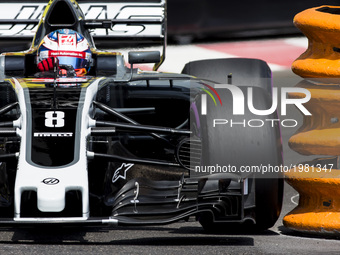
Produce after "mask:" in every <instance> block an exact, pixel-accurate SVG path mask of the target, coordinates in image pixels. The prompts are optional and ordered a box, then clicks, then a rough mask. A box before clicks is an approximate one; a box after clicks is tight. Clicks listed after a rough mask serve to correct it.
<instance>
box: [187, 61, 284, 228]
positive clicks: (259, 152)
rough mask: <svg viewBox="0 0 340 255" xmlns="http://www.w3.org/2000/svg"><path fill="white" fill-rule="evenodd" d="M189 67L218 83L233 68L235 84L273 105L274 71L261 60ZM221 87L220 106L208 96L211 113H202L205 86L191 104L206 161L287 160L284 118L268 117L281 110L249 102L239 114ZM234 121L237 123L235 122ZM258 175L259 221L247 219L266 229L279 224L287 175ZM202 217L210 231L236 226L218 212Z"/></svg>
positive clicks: (274, 163)
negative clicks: (257, 112) (267, 112)
mask: <svg viewBox="0 0 340 255" xmlns="http://www.w3.org/2000/svg"><path fill="white" fill-rule="evenodd" d="M183 73H185V74H189V75H193V76H196V77H199V78H203V79H207V80H210V81H214V83H226V82H225V81H226V79H227V78H226V77H227V75H228V74H229V73H232V84H233V85H237V86H238V87H239V88H240V89H241V90H242V92H243V95H244V97H245V99H247V98H248V95H247V93H248V91H247V88H248V87H252V88H253V99H254V100H253V101H254V102H253V104H254V107H255V108H256V109H259V110H265V109H269V108H270V107H271V105H272V104H271V103H272V102H271V71H270V69H269V67H268V65H267V64H266V63H265V62H263V61H261V60H253V59H220V60H203V61H196V62H191V63H188V64H187V65H186V66H185V68H184V69H183ZM216 92H217V93H218V94H219V96H220V98H221V101H222V103H223V104H222V106H221V105H217V106H216V105H215V104H214V102H213V100H209V99H208V100H207V114H206V115H201V114H197V113H199V112H200V111H201V94H202V93H204V92H197V94H196V97H195V100H194V102H193V104H192V106H191V112H192V114H191V128H192V130H193V132H194V133H195V134H196V136H198V137H199V138H200V139H201V141H202V159H201V160H202V165H203V166H212V165H213V166H216V165H219V166H228V165H230V166H235V167H236V169H240V168H241V167H251V166H263V165H267V166H268V165H270V166H280V165H282V163H283V162H282V145H281V135H280V124H279V123H277V122H275V123H274V122H268V121H266V119H278V117H277V113H276V112H274V113H272V114H271V115H266V116H259V115H255V114H253V113H252V112H250V111H249V109H248V107H245V109H244V110H245V111H244V115H233V97H232V94H231V93H230V91H229V90H228V89H216ZM195 113H196V114H195ZM216 119H219V120H221V121H220V124H217V125H215V126H214V125H213V123H214V120H216ZM249 121H250V122H249ZM232 123H234V124H235V123H236V124H235V125H232ZM255 123H259V124H260V127H255V126H259V125H257V124H255ZM215 124H216V123H215ZM253 124H254V125H253ZM199 174H200V173H195V172H192V175H194V176H195V175H196V176H197V175H198V176H199ZM240 174H241V173H240ZM196 176H195V177H196ZM253 177H254V178H253V180H254V182H253V183H255V188H254V189H253V190H254V193H255V201H256V207H255V209H254V212H255V221H256V224H255V225H253V226H252V227H250V226H249V225H248V224H244V225H245V227H246V228H248V229H249V227H250V228H251V229H254V228H255V229H256V230H264V229H268V228H270V227H272V226H273V225H274V224H275V222H276V221H277V219H278V217H279V214H280V212H281V207H282V201H283V178H282V176H281V173H279V172H278V173H273V174H271V175H270V176H265V177H266V178H263V175H262V174H261V173H254V175H253ZM261 177H262V178H261ZM199 221H200V223H201V224H202V226H203V227H204V229H206V230H209V231H215V230H218V231H220V230H225V231H228V230H230V229H231V228H233V227H234V226H235V224H230V223H223V219H219V218H218V217H216V215H214V214H212V213H205V214H202V215H199ZM237 226H238V228H239V227H240V226H239V225H237Z"/></svg>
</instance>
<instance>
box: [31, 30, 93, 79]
mask: <svg viewBox="0 0 340 255" xmlns="http://www.w3.org/2000/svg"><path fill="white" fill-rule="evenodd" d="M91 60H92V54H91V50H90V46H89V43H88V41H87V40H86V39H85V38H84V37H83V36H82V35H81V34H79V33H77V32H76V31H74V30H71V29H58V30H56V31H53V32H51V33H49V34H48V35H46V36H45V37H44V39H43V40H42V42H41V43H40V46H39V49H38V52H37V63H38V69H39V70H40V71H49V70H53V66H54V65H55V64H58V65H59V68H60V69H66V70H69V69H70V68H71V69H74V71H75V72H76V74H77V75H78V74H80V75H83V74H86V73H87V72H88V71H89V69H90V64H91ZM54 62H55V63H54Z"/></svg>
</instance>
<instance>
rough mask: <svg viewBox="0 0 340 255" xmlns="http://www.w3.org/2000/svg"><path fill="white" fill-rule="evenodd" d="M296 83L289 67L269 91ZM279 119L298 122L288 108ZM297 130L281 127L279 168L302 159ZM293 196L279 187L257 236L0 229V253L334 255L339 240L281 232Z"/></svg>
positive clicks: (188, 228) (170, 230)
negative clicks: (277, 202) (293, 144)
mask: <svg viewBox="0 0 340 255" xmlns="http://www.w3.org/2000/svg"><path fill="white" fill-rule="evenodd" d="M300 80H301V79H300V78H299V77H297V76H296V75H294V74H293V73H292V72H291V71H290V70H289V69H287V70H280V71H275V72H274V86H275V87H289V86H294V85H295V84H297V82H298V81H300ZM285 118H292V119H296V120H297V121H298V122H299V124H301V123H302V115H301V114H300V113H299V112H298V111H297V110H296V109H295V108H293V107H291V108H289V109H288V115H287V116H285ZM296 129H297V128H282V136H283V146H284V158H285V164H286V165H290V164H297V163H299V162H303V161H305V160H306V157H303V156H301V155H299V154H297V153H295V152H293V151H292V150H291V149H290V148H289V147H288V139H289V137H290V136H291V135H292V134H294V132H295V131H296ZM297 201H298V196H297V193H296V191H294V190H293V189H292V188H291V187H290V186H288V185H286V186H285V196H284V205H283V210H282V213H281V217H280V219H279V220H278V221H277V223H276V225H275V226H274V227H273V228H271V229H269V230H267V231H264V232H261V233H251V232H242V231H238V232H227V233H217V234H209V233H206V232H204V231H203V229H202V228H201V227H200V225H199V223H197V222H195V221H193V220H190V221H189V222H178V223H175V224H170V225H166V226H156V227H155V226H151V227H128V228H127V227H126V228H121V227H119V228H115V229H113V228H106V227H104V228H99V227H91V228H90V227H86V228H85V227H84V228H59V227H44V228H1V229H0V254H1V255H2V254H25V255H26V254H50V255H53V254H58V255H61V254H124V255H126V254H162V255H165V254H195V255H196V254H321V253H322V254H339V253H340V240H339V238H340V236H339V237H336V236H317V235H303V234H301V233H297V232H294V231H291V230H289V229H287V228H285V227H284V226H283V224H282V218H283V216H284V215H285V214H287V213H288V212H289V211H290V210H292V209H293V208H294V207H295V205H296V202H297Z"/></svg>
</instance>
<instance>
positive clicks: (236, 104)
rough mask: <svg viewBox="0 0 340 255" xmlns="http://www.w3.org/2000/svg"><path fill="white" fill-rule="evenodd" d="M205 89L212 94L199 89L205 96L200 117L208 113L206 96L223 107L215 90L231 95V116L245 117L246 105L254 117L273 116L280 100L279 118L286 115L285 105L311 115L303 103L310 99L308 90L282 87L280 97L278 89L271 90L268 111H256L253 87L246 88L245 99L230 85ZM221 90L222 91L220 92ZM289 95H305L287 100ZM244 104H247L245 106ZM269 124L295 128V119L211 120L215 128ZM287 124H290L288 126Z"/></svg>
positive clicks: (204, 89) (239, 90)
mask: <svg viewBox="0 0 340 255" xmlns="http://www.w3.org/2000/svg"><path fill="white" fill-rule="evenodd" d="M204 86H206V87H207V88H209V89H210V90H211V91H212V92H213V93H211V92H210V91H209V90H208V89H206V88H201V90H203V91H204V92H206V93H207V94H202V95H201V105H202V107H201V115H207V114H208V113H207V112H208V109H207V108H208V104H207V95H209V96H210V97H211V98H212V100H213V101H214V104H215V106H217V105H218V104H217V102H216V99H215V98H214V96H213V94H215V96H216V97H217V98H218V100H219V102H220V105H221V106H223V102H222V99H221V97H220V95H219V94H218V92H217V91H216V89H218V90H219V92H220V93H222V92H223V90H224V89H225V90H226V92H227V91H229V92H230V93H231V95H232V102H233V103H232V107H233V116H234V115H235V116H236V115H237V116H242V115H245V105H247V107H248V109H249V111H250V112H251V113H252V114H254V115H256V116H269V115H271V114H273V113H274V112H275V111H277V109H278V101H279V99H280V102H281V112H280V113H281V116H286V115H287V105H295V106H296V107H297V108H298V109H299V110H300V111H301V113H302V114H304V115H305V116H310V115H312V114H311V113H310V112H309V111H308V110H307V109H306V108H305V107H304V106H303V104H304V103H307V102H308V101H309V100H310V99H311V93H310V92H309V90H307V89H304V88H297V87H292V88H290V87H284V88H281V90H280V95H279V93H278V88H275V87H274V88H273V89H272V98H271V99H272V100H271V106H270V108H269V109H262V110H259V109H256V108H255V107H254V97H253V87H248V88H247V97H245V95H244V93H243V91H242V90H241V89H240V88H239V87H237V86H235V85H231V84H215V85H214V87H212V86H209V85H206V84H204ZM222 89H223V90H222ZM289 93H301V94H303V95H305V96H304V97H299V98H288V94H289ZM245 102H246V103H247V104H245ZM265 121H266V122H270V123H271V125H272V127H274V124H275V122H280V123H281V125H282V126H283V127H296V126H297V124H298V123H297V121H296V120H295V119H281V120H280V119H265V120H263V119H247V120H246V119H244V121H242V122H235V121H234V122H233V120H232V119H222V118H221V119H213V126H214V127H216V126H217V125H226V124H229V125H231V126H233V124H234V126H235V125H243V126H246V125H247V126H249V127H262V126H263V125H264V122H265ZM288 123H292V124H291V125H289V124H288Z"/></svg>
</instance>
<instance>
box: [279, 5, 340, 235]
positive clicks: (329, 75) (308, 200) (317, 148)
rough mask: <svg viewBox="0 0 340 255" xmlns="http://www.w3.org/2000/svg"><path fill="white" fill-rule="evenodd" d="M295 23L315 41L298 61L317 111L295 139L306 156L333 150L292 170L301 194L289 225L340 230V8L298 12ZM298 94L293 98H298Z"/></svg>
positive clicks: (319, 230)
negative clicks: (327, 156)
mask: <svg viewBox="0 0 340 255" xmlns="http://www.w3.org/2000/svg"><path fill="white" fill-rule="evenodd" d="M294 24H295V25H296V26H297V27H298V28H299V29H300V30H301V31H302V32H303V33H304V34H305V35H306V37H307V38H308V40H309V46H308V49H307V50H306V51H305V52H304V53H303V54H302V55H301V56H300V57H299V58H298V59H297V60H295V62H294V63H293V65H292V70H293V71H294V73H296V74H297V75H299V76H301V77H303V78H305V80H304V81H302V82H301V83H299V84H298V85H297V86H298V87H303V88H305V89H308V90H309V91H310V92H311V100H310V101H309V102H308V103H306V104H305V105H304V106H305V107H306V108H307V109H308V110H309V111H310V112H311V114H312V115H311V116H305V117H304V122H303V125H302V127H301V128H300V129H299V130H298V131H297V133H296V134H295V135H293V136H292V137H291V138H290V140H289V145H290V147H291V148H292V149H293V150H295V151H297V152H299V153H300V154H302V155H330V156H331V157H329V158H322V159H316V160H314V161H311V162H308V163H303V164H301V165H299V166H297V167H296V168H293V169H290V171H289V172H288V173H286V175H285V177H286V181H287V182H288V183H289V184H290V185H291V186H292V187H293V188H294V189H296V190H297V191H298V192H299V194H300V198H299V204H298V206H297V207H296V208H295V209H294V210H293V211H291V212H290V213H289V214H287V215H286V216H285V217H284V219H283V224H284V225H285V226H286V227H288V228H290V229H293V230H296V231H301V232H307V233H319V234H321V233H327V234H339V233H340V170H338V169H337V168H338V165H339V164H338V159H339V155H340V37H339V34H340V7H339V6H321V7H316V8H312V9H308V10H305V11H303V12H301V13H299V14H297V15H296V16H295V18H294ZM299 96H301V95H299V94H298V93H297V94H294V93H292V94H290V97H294V98H298V97H299Z"/></svg>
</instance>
